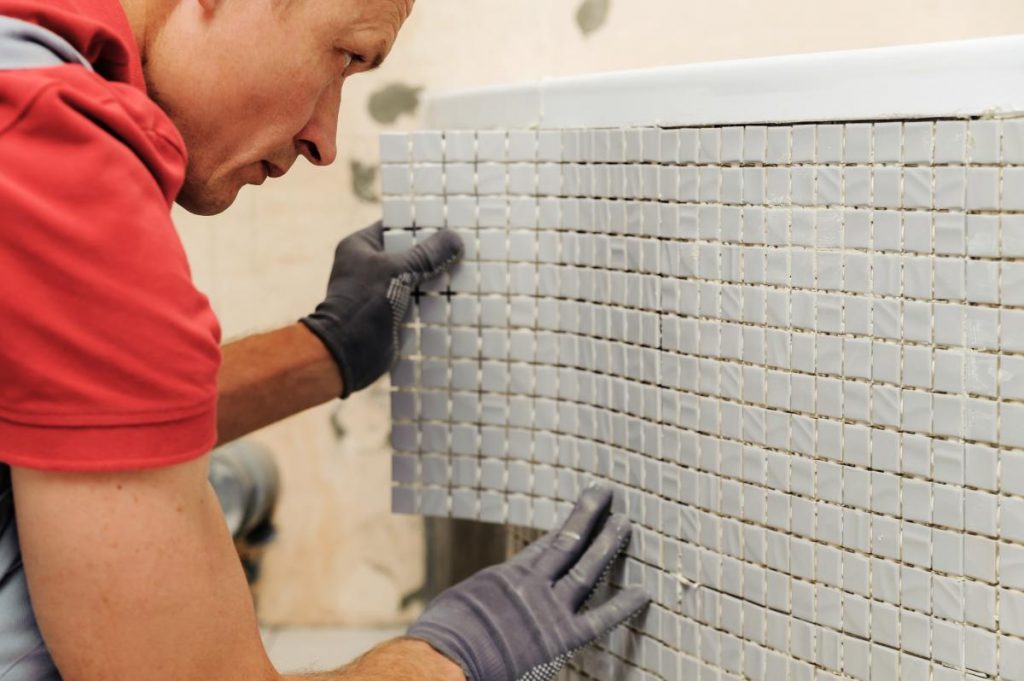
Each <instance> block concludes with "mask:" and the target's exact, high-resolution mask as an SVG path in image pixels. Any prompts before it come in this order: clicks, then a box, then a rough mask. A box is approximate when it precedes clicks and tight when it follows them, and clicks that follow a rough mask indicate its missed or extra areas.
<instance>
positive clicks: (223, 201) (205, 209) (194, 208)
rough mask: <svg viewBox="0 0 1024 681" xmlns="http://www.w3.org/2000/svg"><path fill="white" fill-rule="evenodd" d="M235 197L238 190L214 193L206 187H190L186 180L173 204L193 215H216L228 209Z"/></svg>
mask: <svg viewBox="0 0 1024 681" xmlns="http://www.w3.org/2000/svg"><path fill="white" fill-rule="evenodd" d="M237 196H238V189H235V190H234V191H215V190H213V189H212V188H210V187H206V186H200V187H196V186H192V185H191V183H190V182H188V181H187V180H186V181H185V185H184V186H183V187H182V188H181V191H180V192H179V193H178V197H177V198H176V199H175V202H176V203H177V204H178V205H179V206H181V207H182V208H184V209H185V210H187V211H188V212H189V213H193V214H194V215H217V214H218V213H223V212H224V211H226V210H227V209H228V208H230V207H231V204H233V203H234V202H235V197H237Z"/></svg>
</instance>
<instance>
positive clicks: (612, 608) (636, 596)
mask: <svg viewBox="0 0 1024 681" xmlns="http://www.w3.org/2000/svg"><path fill="white" fill-rule="evenodd" d="M650 602H651V597H650V596H648V595H647V594H646V593H645V592H644V591H643V590H642V589H638V588H630V589H623V590H622V591H620V592H619V593H617V594H615V595H614V596H612V597H611V598H609V599H608V600H607V601H605V602H604V603H602V604H601V605H599V606H597V607H596V608H593V609H592V610H587V611H586V612H584V613H581V614H580V615H578V617H579V618H580V619H581V620H582V623H583V627H582V630H581V631H580V632H579V634H578V635H579V636H580V639H581V640H579V641H576V642H575V643H576V644H577V645H585V644H587V643H590V642H591V641H593V640H594V639H597V638H600V637H601V636H604V635H605V634H606V633H608V632H609V631H611V630H612V629H614V628H615V627H617V626H619V625H620V624H623V623H624V622H626V621H627V620H629V619H631V618H632V617H633V616H635V615H638V614H639V613H640V611H641V610H643V609H644V608H646V607H647V605H648V604H649V603H650Z"/></svg>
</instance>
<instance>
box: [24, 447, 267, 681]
mask: <svg viewBox="0 0 1024 681" xmlns="http://www.w3.org/2000/svg"><path fill="white" fill-rule="evenodd" d="M207 465H208V462H207V457H202V458H200V459H197V460H194V461H190V462H187V463H184V464H179V465H176V466H171V467H166V468H153V469H146V470H136V471H122V472H114V473H61V472H49V471H39V470H32V469H27V468H14V469H13V475H12V479H13V483H14V497H15V505H16V510H17V522H18V531H19V535H20V539H21V548H22V553H23V559H24V565H25V572H26V575H27V577H28V583H29V591H30V595H31V598H32V604H33V610H34V611H35V614H36V619H37V621H38V623H39V627H40V630H41V631H42V633H43V638H44V640H45V642H46V645H47V648H48V649H49V650H50V653H51V655H52V656H53V658H54V661H55V662H56V664H57V667H58V669H59V670H60V672H61V675H62V676H63V678H64V679H65V681H96V680H99V679H104V680H105V679H115V680H118V681H119V680H121V679H132V680H133V681H148V680H151V679H152V680H158V679H159V680H161V681H163V680H164V679H167V680H173V681H189V680H191V679H195V680H197V681H199V680H202V681H208V680H213V679H216V680H217V681H232V680H235V679H238V680H239V681H242V680H245V681H263V680H264V679H275V678H277V675H276V672H275V671H274V669H273V667H272V665H271V664H270V661H269V660H268V658H267V656H266V653H265V651H264V649H263V645H262V642H261V640H260V635H259V629H258V626H257V623H256V617H255V613H254V611H253V606H252V601H251V597H250V594H249V591H248V588H247V585H246V582H245V578H244V575H243V573H242V569H241V567H240V564H239V561H238V558H237V556H236V555H235V552H234V548H233V546H232V543H231V539H230V536H229V534H228V531H227V528H226V526H225V523H224V519H223V516H222V515H221V512H220V508H219V505H218V502H217V499H216V496H215V495H214V494H213V491H212V489H211V488H210V486H209V484H208V482H207V478H206V474H207Z"/></svg>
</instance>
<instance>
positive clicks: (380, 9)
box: [308, 0, 413, 53]
mask: <svg viewBox="0 0 1024 681" xmlns="http://www.w3.org/2000/svg"><path fill="white" fill-rule="evenodd" d="M308 2H309V3H310V4H312V5H314V6H315V7H314V11H315V14H316V15H317V18H318V19H319V22H320V23H321V25H322V26H323V29H324V30H325V31H326V32H329V33H330V34H331V37H333V38H335V39H337V40H338V41H345V40H353V39H358V40H364V41H370V42H373V43H376V45H374V47H375V48H376V49H377V50H378V51H380V52H382V53H386V52H387V51H388V50H389V49H390V48H391V44H392V43H393V42H394V40H395V37H396V36H397V35H398V30H399V29H400V28H401V27H402V24H403V23H404V22H405V20H406V18H407V17H408V16H409V13H410V12H411V11H412V4H413V3H412V0H308Z"/></svg>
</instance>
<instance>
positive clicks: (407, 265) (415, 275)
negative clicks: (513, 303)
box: [300, 222, 462, 397]
mask: <svg viewBox="0 0 1024 681" xmlns="http://www.w3.org/2000/svg"><path fill="white" fill-rule="evenodd" d="M460 257H462V240H461V239H460V238H459V236H458V235H457V234H456V233H455V232H453V231H451V230H441V231H439V232H437V233H436V234H434V235H432V236H431V237H430V238H428V239H427V240H425V241H424V242H423V243H421V244H417V245H416V246H414V247H413V248H411V249H409V250H408V251H406V252H405V253H385V252H384V227H383V226H382V225H381V223H379V222H377V223H375V224H373V225H370V226H369V227H367V228H365V229H362V230H360V231H358V232H356V233H355V234H351V235H349V236H347V237H346V238H344V239H343V240H342V241H341V243H339V244H338V247H337V248H336V249H335V251H334V268H333V269H332V270H331V278H330V281H329V282H328V284H327V298H326V299H324V302H322V303H320V304H319V305H317V307H316V311H315V312H313V314H311V315H309V316H307V317H304V318H302V319H301V320H300V321H301V322H302V323H303V324H305V325H306V326H307V327H309V330H310V331H312V332H313V333H315V334H316V335H317V336H318V337H319V338H320V340H321V341H323V343H324V345H326V346H327V350H328V351H329V352H330V353H331V356H332V357H333V358H334V361H335V362H337V364H338V370H339V371H340V372H341V380H342V383H343V387H342V391H343V392H342V394H341V396H342V397H348V396H349V395H351V394H352V393H354V392H355V391H357V390H361V389H363V388H365V387H366V386H368V385H370V384H371V383H373V382H374V381H375V380H377V378H379V377H380V376H382V375H383V374H384V373H385V372H386V371H388V369H390V368H391V365H392V363H393V362H394V360H395V356H396V353H397V352H398V327H399V326H400V325H401V323H402V320H403V319H404V318H405V313H406V310H407V309H408V307H409V299H410V297H411V295H412V292H413V290H414V289H415V288H416V287H417V286H418V285H419V284H420V282H423V281H426V280H427V279H431V278H433V277H435V276H437V275H439V274H441V273H442V272H444V271H446V270H448V269H449V268H450V267H451V266H452V265H454V264H455V263H456V262H457V261H458V259H459V258H460Z"/></svg>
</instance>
